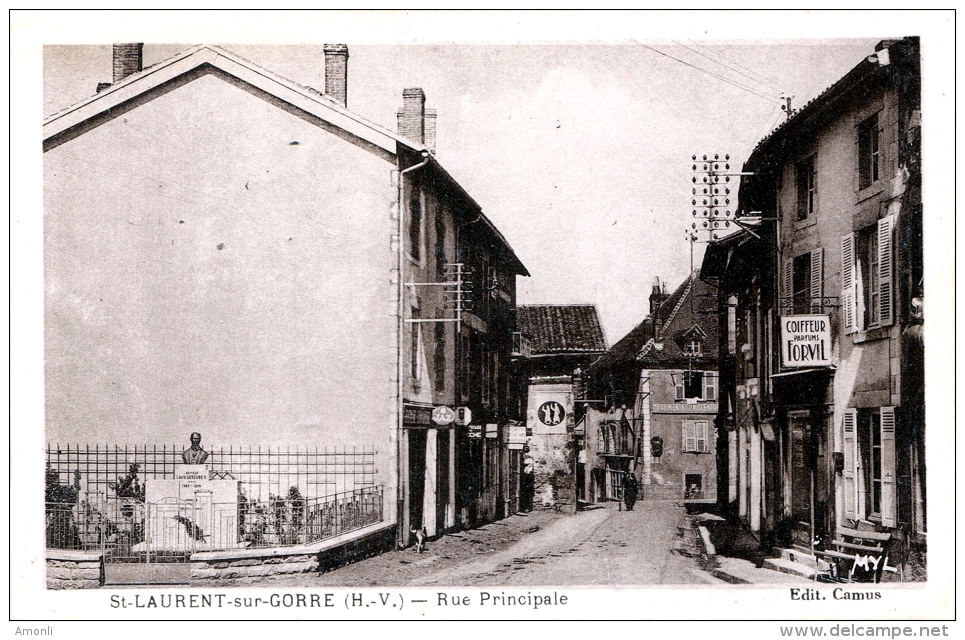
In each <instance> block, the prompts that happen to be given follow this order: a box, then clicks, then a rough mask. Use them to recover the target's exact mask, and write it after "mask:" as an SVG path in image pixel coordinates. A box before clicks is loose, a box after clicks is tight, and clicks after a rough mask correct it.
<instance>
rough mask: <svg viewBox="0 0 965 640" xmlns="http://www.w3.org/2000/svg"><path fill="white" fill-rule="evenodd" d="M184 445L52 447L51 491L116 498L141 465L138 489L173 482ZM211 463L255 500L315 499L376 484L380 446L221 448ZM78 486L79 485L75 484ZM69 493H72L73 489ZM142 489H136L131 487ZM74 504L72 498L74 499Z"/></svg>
mask: <svg viewBox="0 0 965 640" xmlns="http://www.w3.org/2000/svg"><path fill="white" fill-rule="evenodd" d="M184 449H185V447H183V446H180V447H179V446H176V445H174V446H167V445H162V446H156V445H144V446H126V445H125V446H123V447H121V446H116V445H115V446H100V445H94V446H90V445H74V444H68V445H59V444H57V445H50V444H48V445H47V475H48V480H47V483H48V487H50V486H51V485H61V486H67V487H74V490H75V491H77V492H80V491H84V492H86V493H101V494H105V495H108V494H113V493H115V492H116V489H117V486H118V485H119V484H120V483H121V482H122V481H123V480H124V479H125V478H128V477H129V476H130V475H131V473H132V465H137V470H136V475H137V487H140V486H141V483H143V482H144V481H145V480H150V479H152V478H154V479H173V478H174V472H175V468H176V467H178V466H180V465H182V464H183V462H182V459H181V453H182V452H183V451H184ZM208 454H209V455H208V459H207V461H206V464H207V465H208V467H209V469H210V471H211V477H212V478H213V479H225V480H240V481H241V483H242V487H243V489H244V491H245V493H246V494H247V496H248V497H249V498H250V499H253V500H259V501H267V500H270V499H272V497H273V496H286V495H287V494H288V492H289V491H290V490H291V487H296V488H297V489H298V492H299V494H300V495H301V496H303V497H306V498H314V497H321V496H327V495H332V494H335V493H341V492H344V491H349V490H352V489H355V488H359V487H367V486H373V485H374V484H375V477H376V472H377V469H376V464H375V458H376V450H375V448H374V447H362V448H358V447H353V448H351V449H328V448H323V449H319V448H317V447H315V448H314V449H308V448H302V449H296V450H292V449H290V448H272V447H220V448H217V449H209V450H208ZM70 483H73V484H70ZM67 490H68V491H69V489H67ZM130 490H131V491H136V487H135V486H133V485H132V486H130ZM49 493H50V491H49V490H48V498H47V501H48V502H51V501H52V502H59V501H60V498H59V497H58V496H53V497H51V496H50V495H49ZM68 502H71V500H68Z"/></svg>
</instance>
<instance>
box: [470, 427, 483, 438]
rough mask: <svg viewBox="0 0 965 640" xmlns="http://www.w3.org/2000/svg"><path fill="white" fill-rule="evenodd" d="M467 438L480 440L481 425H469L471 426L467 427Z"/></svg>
mask: <svg viewBox="0 0 965 640" xmlns="http://www.w3.org/2000/svg"><path fill="white" fill-rule="evenodd" d="M469 437H470V438H482V425H481V424H471V425H469Z"/></svg>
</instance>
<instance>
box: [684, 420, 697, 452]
mask: <svg viewBox="0 0 965 640" xmlns="http://www.w3.org/2000/svg"><path fill="white" fill-rule="evenodd" d="M694 431H695V429H694V421H693V420H684V421H683V436H682V438H681V442H682V443H683V450H684V451H694V450H695V449H696V447H697V438H696V434H695V433H694Z"/></svg>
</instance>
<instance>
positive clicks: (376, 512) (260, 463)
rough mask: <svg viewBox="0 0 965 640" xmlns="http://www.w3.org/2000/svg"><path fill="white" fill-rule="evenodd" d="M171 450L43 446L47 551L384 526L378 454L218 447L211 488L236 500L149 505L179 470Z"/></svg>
mask: <svg viewBox="0 0 965 640" xmlns="http://www.w3.org/2000/svg"><path fill="white" fill-rule="evenodd" d="M183 450H184V447H177V446H170V447H169V446H166V445H162V446H160V447H159V446H125V447H120V446H104V447H102V446H98V445H95V446H88V445H48V446H47V452H46V453H47V477H46V487H45V497H44V501H45V520H46V527H45V529H46V543H47V546H48V547H50V548H58V549H86V550H94V549H98V550H109V551H110V552H111V554H112V555H115V556H127V555H131V556H137V555H138V554H143V553H162V554H163V552H164V551H165V550H178V551H180V552H183V551H194V550H197V549H211V550H215V549H219V550H221V549H231V548H236V547H251V546H254V547H259V546H266V547H270V546H285V545H294V544H306V543H310V542H316V541H319V540H323V539H326V538H329V537H334V536H337V535H340V534H341V533H345V532H347V531H352V530H354V529H359V528H361V527H364V526H366V525H368V524H372V523H374V522H379V521H381V520H382V487H381V486H380V485H376V484H375V479H376V474H377V468H376V464H375V462H376V451H375V449H374V448H371V447H365V448H361V449H360V448H352V449H318V448H315V449H298V450H292V449H282V448H272V447H265V448H262V447H221V448H219V449H212V450H209V451H208V454H209V455H208V459H207V460H206V466H207V467H208V470H209V474H210V478H211V479H212V480H233V481H237V485H238V491H237V499H236V500H235V501H233V502H226V501H225V496H224V494H223V493H222V494H220V497H219V498H218V501H215V500H214V498H213V496H212V494H211V493H210V492H207V491H198V492H196V493H195V494H193V495H190V494H189V495H187V496H185V495H180V492H179V496H180V497H171V498H163V499H161V498H160V497H159V495H158V494H157V493H155V495H154V497H153V498H151V495H150V494H151V491H150V489H149V487H150V484H151V482H152V481H154V480H173V479H175V478H176V476H175V470H176V468H177V467H179V466H183V460H182V457H181V453H182V451H183Z"/></svg>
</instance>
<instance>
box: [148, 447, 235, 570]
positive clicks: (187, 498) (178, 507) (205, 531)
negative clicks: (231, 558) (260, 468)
mask: <svg viewBox="0 0 965 640" xmlns="http://www.w3.org/2000/svg"><path fill="white" fill-rule="evenodd" d="M208 457H209V453H208V452H207V451H205V450H204V449H203V448H201V434H200V433H197V432H195V433H192V434H191V447H190V448H189V449H185V450H184V452H183V453H182V454H181V459H182V461H183V463H184V464H181V465H178V466H176V467H175V469H174V479H173V480H169V479H161V480H150V481H149V482H147V483H146V487H145V500H144V501H145V504H146V508H147V535H146V538H145V542H144V543H143V544H144V545H145V550H151V551H182V552H194V551H207V550H212V549H230V548H237V547H240V546H245V545H244V543H240V542H239V533H238V495H239V492H240V486H241V483H240V482H239V481H237V480H222V479H218V480H212V479H211V472H210V467H209V465H208V464H207V460H208Z"/></svg>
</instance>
